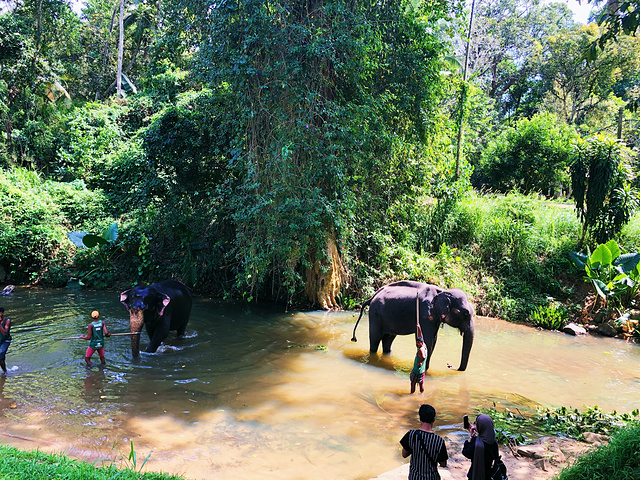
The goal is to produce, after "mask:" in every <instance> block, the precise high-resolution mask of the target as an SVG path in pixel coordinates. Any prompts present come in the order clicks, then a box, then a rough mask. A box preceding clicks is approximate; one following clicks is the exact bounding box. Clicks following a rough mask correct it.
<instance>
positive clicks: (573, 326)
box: [562, 322, 587, 336]
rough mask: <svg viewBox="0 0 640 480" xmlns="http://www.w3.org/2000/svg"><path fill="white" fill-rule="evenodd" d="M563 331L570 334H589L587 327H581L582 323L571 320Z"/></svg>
mask: <svg viewBox="0 0 640 480" xmlns="http://www.w3.org/2000/svg"><path fill="white" fill-rule="evenodd" d="M562 331H563V332H564V333H567V334H569V335H574V336H577V335H586V334H587V329H586V328H584V327H581V326H580V325H578V324H577V323H573V322H571V323H570V324H568V325H565V327H564V328H563V329H562Z"/></svg>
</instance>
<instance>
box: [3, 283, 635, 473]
mask: <svg viewBox="0 0 640 480" xmlns="http://www.w3.org/2000/svg"><path fill="white" fill-rule="evenodd" d="M0 306H3V307H4V308H5V309H6V314H7V316H8V317H9V318H11V319H12V323H13V327H12V334H13V342H12V345H11V347H10V348H9V352H8V354H7V366H8V368H9V372H8V375H7V376H6V377H0V399H1V400H0V425H1V430H0V431H1V432H3V433H2V434H1V435H0V438H1V439H2V441H3V442H4V443H10V444H15V445H17V446H19V447H21V448H30V449H33V448H37V447H39V448H41V449H44V450H46V451H55V452H65V453H69V454H72V455H74V456H78V457H82V458H86V459H88V460H92V461H95V460H100V459H103V458H112V459H121V458H122V457H123V456H125V457H126V456H127V455H128V453H129V451H130V449H131V442H133V447H134V449H135V451H136V455H137V462H138V463H137V467H139V466H140V465H141V463H142V461H143V460H144V459H145V458H146V457H148V461H147V464H146V466H145V468H149V469H151V470H157V471H165V472H171V473H175V474H182V475H185V476H186V477H187V478H189V479H194V480H195V479H235V478H243V479H299V478H305V479H326V478H339V479H353V480H360V479H368V478H371V477H374V476H376V475H378V474H380V473H381V472H384V471H387V470H390V469H393V468H395V467H397V466H399V465H401V464H402V463H404V462H405V460H403V459H402V458H401V456H400V451H399V444H398V440H399V439H400V438H401V437H402V435H403V434H404V433H405V432H406V430H408V429H409V428H413V427H416V426H417V425H418V423H417V409H418V407H419V405H420V404H422V403H430V404H432V405H434V406H435V408H436V410H437V411H438V417H437V421H436V427H437V432H438V433H439V434H441V435H447V436H450V437H452V438H455V437H456V436H461V435H463V434H462V432H461V423H462V415H464V414H467V413H468V414H470V415H471V416H472V418H473V415H474V414H475V413H476V412H477V409H478V408H482V407H491V406H493V404H494V403H495V404H496V406H497V408H498V409H504V408H518V409H520V410H521V411H523V412H531V411H533V410H534V409H535V407H536V406H543V407H557V406H561V405H566V406H571V407H575V408H583V407H584V406H593V405H598V407H599V408H600V409H601V410H603V411H606V412H610V411H612V410H614V409H615V410H617V411H618V412H624V411H631V410H632V409H634V408H638V407H639V405H638V399H639V398H640V346H638V345H634V344H630V343H626V342H624V341H620V340H616V339H606V338H598V337H591V336H588V337H572V336H569V335H565V334H562V333H557V332H547V331H537V330H534V329H531V328H529V327H525V326H521V325H514V324H511V323H508V322H505V321H501V320H496V319H490V318H485V317H478V318H477V319H476V339H475V343H474V346H473V349H472V351H471V357H470V361H469V367H468V369H467V371H465V372H458V371H455V370H451V369H449V368H447V364H451V365H454V366H455V367H457V366H458V364H459V362H460V353H461V346H462V337H461V336H460V335H459V334H458V331H457V330H455V329H452V328H450V327H448V326H445V327H444V328H443V329H442V331H441V332H440V334H439V337H438V345H437V347H436V349H435V352H434V354H433V356H432V358H431V365H430V369H429V371H428V372H427V376H426V378H425V392H424V394H420V393H416V394H414V395H410V394H409V379H408V375H409V373H408V372H409V370H410V369H411V366H412V363H413V357H414V355H415V343H414V340H413V338H412V337H409V336H407V337H398V338H397V339H396V340H395V342H394V344H393V347H394V350H393V353H392V355H391V356H390V357H382V355H381V354H378V355H370V354H369V352H368V345H369V342H368V319H367V317H366V315H365V318H364V319H363V320H362V321H361V322H360V325H359V327H358V339H359V341H358V342H357V343H352V342H351V341H350V339H351V334H352V329H353V325H354V322H355V320H356V318H357V312H322V311H313V312H288V313H284V312H283V310H282V309H281V308H280V309H279V308H275V307H273V306H267V307H257V306H250V307H247V306H241V305H236V304H233V303H227V302H222V301H218V300H214V299H207V298H196V299H195V302H194V308H193V312H192V316H191V321H190V323H189V325H188V327H187V332H186V335H185V337H184V338H176V337H175V335H173V333H172V334H171V335H170V336H169V337H168V338H167V340H166V341H165V345H163V346H162V347H161V348H160V350H159V351H158V352H157V353H156V354H145V353H142V355H141V357H140V359H135V360H134V359H132V358H131V352H130V343H129V339H128V337H111V338H108V339H107V341H106V359H107V365H106V366H105V367H104V368H103V367H99V366H94V367H92V368H90V369H89V368H87V367H86V366H85V365H84V352H85V350H86V347H87V342H86V341H85V340H62V341H58V340H54V339H55V338H60V337H69V336H76V335H82V334H84V333H85V332H86V328H87V324H88V323H89V321H90V318H89V314H90V312H91V311H92V310H99V311H100V314H101V318H102V319H104V320H105V321H106V323H107V325H108V328H109V330H110V331H111V332H112V333H115V332H127V331H128V314H127V312H126V310H125V309H124V307H123V306H122V305H121V304H120V302H119V295H118V293H117V292H90V291H70V290H64V289H63V290H36V289H27V288H18V289H16V291H15V292H14V293H13V294H11V295H10V296H7V297H0ZM147 342H148V338H147V336H146V333H144V334H143V335H142V339H141V348H142V349H144V348H145V347H146V344H147ZM95 363H98V358H97V355H94V365H95Z"/></svg>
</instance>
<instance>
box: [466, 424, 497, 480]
mask: <svg viewBox="0 0 640 480" xmlns="http://www.w3.org/2000/svg"><path fill="white" fill-rule="evenodd" d="M476 428H477V429H478V434H477V435H476V438H475V447H474V451H473V460H472V461H471V478H472V479H473V480H485V477H486V475H485V472H486V471H487V469H486V466H485V462H484V446H485V444H487V445H491V444H493V443H496V431H495V430H494V428H493V419H492V418H491V417H490V416H489V415H485V414H484V413H483V414H481V415H478V418H477V419H476Z"/></svg>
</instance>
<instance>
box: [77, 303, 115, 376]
mask: <svg viewBox="0 0 640 480" xmlns="http://www.w3.org/2000/svg"><path fill="white" fill-rule="evenodd" d="M99 316H100V313H98V311H97V310H94V311H93V312H91V318H93V319H94V320H93V321H92V322H91V323H90V324H89V326H88V327H87V334H86V335H84V336H83V337H81V338H84V339H85V340H91V341H90V342H89V347H87V353H86V354H85V356H84V361H85V362H87V366H88V367H90V366H91V356H92V355H93V352H95V351H96V350H97V351H98V355H99V356H100V363H101V364H102V365H104V364H105V363H107V362H106V360H105V359H104V337H110V336H111V334H110V333H109V331H108V330H107V325H106V324H105V323H104V322H103V321H102V320H98V317H99Z"/></svg>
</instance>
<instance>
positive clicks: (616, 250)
mask: <svg viewBox="0 0 640 480" xmlns="http://www.w3.org/2000/svg"><path fill="white" fill-rule="evenodd" d="M605 245H606V247H607V248H608V249H609V251H610V252H611V257H612V261H613V260H615V259H616V258H618V257H619V256H620V254H621V253H622V252H621V251H620V247H619V246H618V244H617V243H616V241H615V240H609V241H608V242H607V243H606V244H605Z"/></svg>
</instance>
